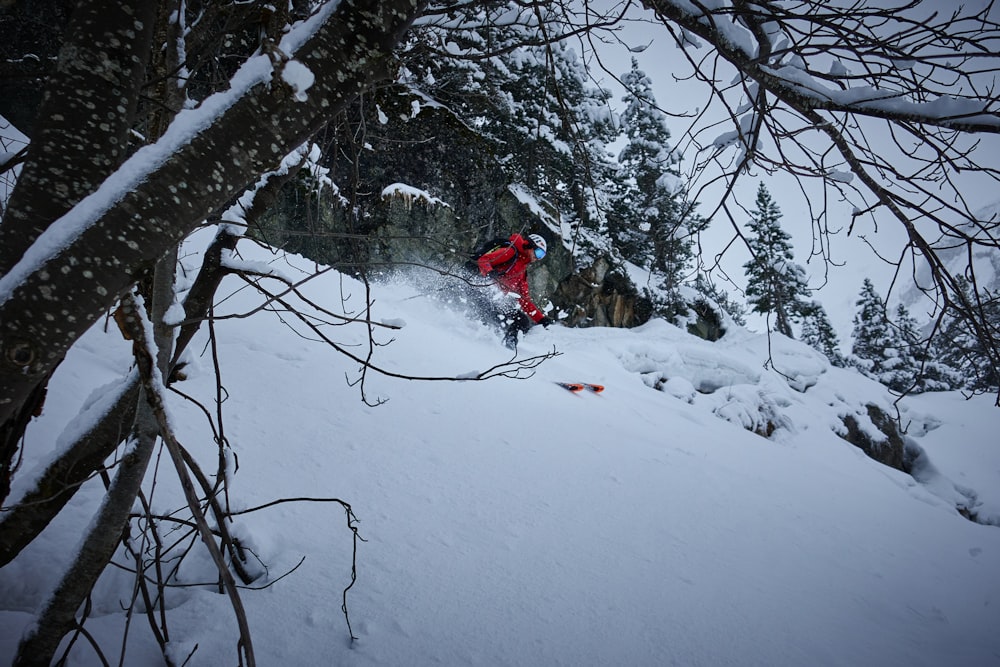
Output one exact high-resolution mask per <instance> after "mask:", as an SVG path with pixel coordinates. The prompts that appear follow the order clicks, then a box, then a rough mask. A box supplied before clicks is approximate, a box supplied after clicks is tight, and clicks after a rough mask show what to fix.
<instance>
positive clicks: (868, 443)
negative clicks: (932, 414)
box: [840, 404, 910, 473]
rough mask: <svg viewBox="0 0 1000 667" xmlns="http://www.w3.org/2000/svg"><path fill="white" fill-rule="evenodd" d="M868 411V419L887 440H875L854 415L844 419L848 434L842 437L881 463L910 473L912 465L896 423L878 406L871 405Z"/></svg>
mask: <svg viewBox="0 0 1000 667" xmlns="http://www.w3.org/2000/svg"><path fill="white" fill-rule="evenodd" d="M867 409H868V418H869V419H871V422H872V424H874V425H875V427H876V428H877V429H878V430H879V431H880V432H881V433H882V434H883V435H884V436H885V438H884V439H881V440H876V439H873V438H872V437H871V436H870V435H869V434H868V433H866V432H865V431H864V430H863V429H862V428H861V427H860V425H859V424H858V420H857V418H856V417H855V416H854V415H847V416H846V417H844V418H843V422H844V426H845V427H847V434H846V435H845V434H841V435H840V437H842V438H843V439H844V440H847V442H849V443H851V444H852V445H854V446H855V447H858V448H860V449H861V451H863V452H864V453H865V454H867V455H868V456H869V457H871V458H873V459H875V460H876V461H878V462H879V463H883V464H885V465H887V466H889V467H891V468H895V469H896V470H902V471H903V472H905V473H909V472H910V465H909V462H908V461H907V456H906V446H905V443H904V442H903V437H902V436H901V435H900V433H899V429H897V428H896V422H895V421H894V420H893V419H892V417H890V416H889V415H888V414H887V413H886V412H885V411H884V410H882V409H881V408H879V407H878V406H875V405H871V404H869V405H868V406H867Z"/></svg>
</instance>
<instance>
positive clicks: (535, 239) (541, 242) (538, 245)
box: [528, 234, 546, 259]
mask: <svg viewBox="0 0 1000 667" xmlns="http://www.w3.org/2000/svg"><path fill="white" fill-rule="evenodd" d="M528 238H529V239H531V242H532V243H534V244H535V257H536V258H537V259H541V258H542V257H545V249H546V246H545V239H543V238H542V237H541V236H539V235H538V234H531V235H529V236H528ZM539 251H541V252H539Z"/></svg>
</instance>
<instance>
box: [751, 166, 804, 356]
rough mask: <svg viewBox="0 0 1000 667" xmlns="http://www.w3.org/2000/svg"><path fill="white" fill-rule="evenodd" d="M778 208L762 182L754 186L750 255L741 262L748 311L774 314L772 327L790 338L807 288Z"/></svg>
mask: <svg viewBox="0 0 1000 667" xmlns="http://www.w3.org/2000/svg"><path fill="white" fill-rule="evenodd" d="M780 220H781V210H780V209H779V208H778V205H777V204H776V203H775V202H774V200H773V199H772V198H771V194H770V193H769V192H768V191H767V188H766V187H765V186H764V184H763V183H761V184H760V187H759V188H758V189H757V202H756V209H755V210H754V212H753V213H752V214H751V217H750V222H749V224H748V225H747V226H748V227H749V229H750V231H751V232H752V233H753V236H752V237H751V238H750V239H749V245H750V252H751V253H752V254H753V258H752V259H751V260H750V261H749V262H747V263H746V264H744V265H743V268H744V269H745V270H746V276H747V290H746V296H747V302H748V303H749V304H750V306H751V310H752V311H753V312H755V313H760V314H762V315H774V317H775V325H774V329H775V331H777V332H778V333H781V334H784V335H786V336H788V337H789V338H792V337H793V335H792V322H793V320H795V319H798V318H801V317H802V315H803V312H804V311H806V310H808V309H809V307H810V302H808V301H806V299H807V298H808V297H809V295H810V290H809V287H808V285H807V282H806V272H805V269H803V268H802V267H801V266H800V265H798V264H796V263H795V262H794V261H793V259H794V257H793V254H792V245H791V237H790V236H789V235H788V234H787V233H786V232H785V231H784V230H783V229H782V228H781V225H780Z"/></svg>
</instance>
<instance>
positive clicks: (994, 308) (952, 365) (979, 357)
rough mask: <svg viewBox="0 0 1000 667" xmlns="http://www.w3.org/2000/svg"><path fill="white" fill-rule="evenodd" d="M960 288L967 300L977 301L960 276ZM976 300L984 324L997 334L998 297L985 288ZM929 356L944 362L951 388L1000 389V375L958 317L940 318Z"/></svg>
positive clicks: (999, 322)
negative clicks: (978, 303) (980, 304)
mask: <svg viewBox="0 0 1000 667" xmlns="http://www.w3.org/2000/svg"><path fill="white" fill-rule="evenodd" d="M961 289H962V292H963V293H964V296H965V299H966V301H967V302H968V303H970V304H975V303H977V299H976V295H975V294H974V293H973V290H972V286H971V285H970V284H969V283H968V281H966V280H964V279H961ZM979 301H980V302H981V303H982V308H983V312H984V313H985V315H986V317H985V322H986V324H987V325H988V326H990V327H992V329H993V331H994V335H995V336H1000V297H998V296H997V295H995V294H991V293H990V292H988V291H986V292H984V293H982V294H980V295H979ZM932 355H933V358H934V359H936V360H937V361H939V362H940V363H941V364H943V365H944V367H945V369H946V371H947V372H948V375H947V377H946V381H947V382H948V385H949V386H950V387H951V388H953V389H958V388H964V389H967V390H969V391H972V392H984V391H996V390H997V388H1000V376H998V375H997V374H996V373H995V372H994V371H993V369H992V365H991V364H990V363H989V361H988V360H987V359H986V354H985V352H984V351H983V347H982V344H981V343H980V342H979V340H978V339H977V337H976V336H975V335H974V333H973V332H972V331H971V330H970V329H969V326H968V324H967V323H966V322H965V321H963V320H962V319H960V318H956V317H951V316H946V317H945V318H944V320H943V322H942V327H941V331H940V332H939V334H938V335H937V336H936V337H935V338H934V341H933V345H932Z"/></svg>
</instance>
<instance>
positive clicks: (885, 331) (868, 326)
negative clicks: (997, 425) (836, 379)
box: [851, 278, 961, 393]
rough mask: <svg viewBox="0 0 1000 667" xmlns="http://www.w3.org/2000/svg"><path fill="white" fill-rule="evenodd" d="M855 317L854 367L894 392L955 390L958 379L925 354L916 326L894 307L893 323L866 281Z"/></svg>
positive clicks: (942, 365) (909, 318)
mask: <svg viewBox="0 0 1000 667" xmlns="http://www.w3.org/2000/svg"><path fill="white" fill-rule="evenodd" d="M857 305H858V312H857V313H856V314H855V316H854V346H853V348H852V350H851V351H852V354H853V355H854V358H853V359H852V363H853V365H855V366H856V367H857V368H858V369H859V370H860V371H861V372H862V373H864V374H865V375H867V376H868V377H870V378H872V379H874V380H877V381H878V382H881V383H882V384H884V385H885V386H886V387H888V388H889V389H891V390H893V391H896V392H912V393H921V392H924V391H944V390H948V389H955V388H957V387H958V386H960V384H961V378H960V377H959V376H958V375H957V374H956V373H955V371H954V370H953V369H951V368H949V367H948V365H947V364H946V363H944V362H943V361H941V360H939V359H937V358H935V356H933V355H932V354H931V353H930V352H928V348H927V344H926V341H924V340H922V339H921V335H920V331H919V325H918V323H917V321H916V320H915V319H914V318H913V317H912V316H911V315H910V312H909V311H908V310H907V309H906V307H905V306H903V305H902V304H900V305H899V306H897V307H896V312H895V322H892V321H890V320H889V318H888V317H887V315H886V311H885V304H884V303H883V301H882V299H881V297H880V296H879V295H878V293H877V292H876V291H875V288H874V287H873V286H872V283H871V281H870V280H868V279H867V278H866V279H865V281H864V284H863V286H862V289H861V295H860V298H859V299H858V301H857Z"/></svg>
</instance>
